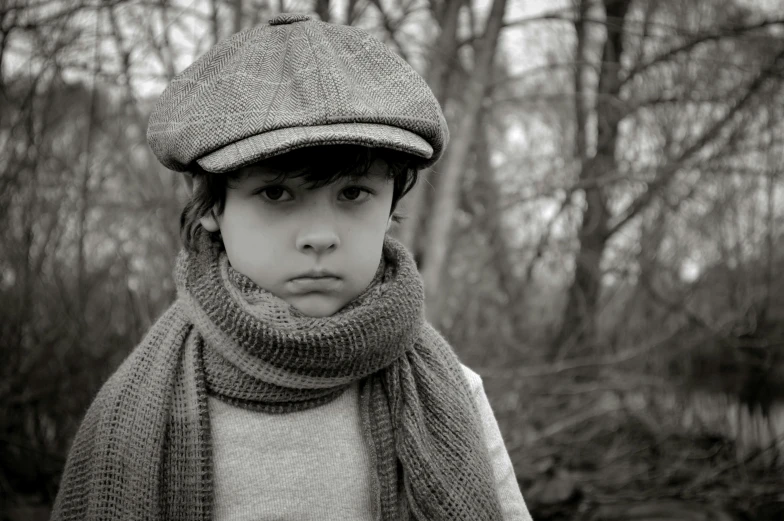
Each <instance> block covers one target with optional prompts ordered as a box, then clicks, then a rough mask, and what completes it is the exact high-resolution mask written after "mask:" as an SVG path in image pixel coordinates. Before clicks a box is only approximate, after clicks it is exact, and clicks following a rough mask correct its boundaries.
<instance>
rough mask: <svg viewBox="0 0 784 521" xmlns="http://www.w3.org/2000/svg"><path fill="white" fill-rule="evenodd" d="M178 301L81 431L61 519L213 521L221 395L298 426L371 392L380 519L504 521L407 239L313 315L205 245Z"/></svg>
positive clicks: (183, 279) (184, 262)
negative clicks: (341, 301) (313, 411)
mask: <svg viewBox="0 0 784 521" xmlns="http://www.w3.org/2000/svg"><path fill="white" fill-rule="evenodd" d="M175 278H176V281H177V288H178V301H177V302H176V303H175V304H174V305H173V306H172V308H171V309H170V310H169V311H168V312H167V313H165V314H164V316H163V317H162V318H161V319H159V321H158V322H157V323H156V325H155V326H153V328H152V329H151V331H150V332H149V333H148V335H147V336H146V338H145V340H143V342H142V343H141V345H140V346H139V347H138V348H137V349H135V350H134V352H133V353H132V354H131V356H130V357H129V358H128V360H127V361H126V362H124V363H123V364H122V366H121V367H120V368H119V369H118V371H117V372H116V373H115V374H114V375H113V376H112V377H111V378H110V380H109V381H108V382H107V383H106V384H105V385H104V387H103V389H102V390H101V392H100V393H99V395H98V397H97V398H96V400H95V402H94V403H93V405H92V406H91V407H90V410H89V411H88V413H87V416H86V418H85V420H84V422H83V424H82V426H81V427H80V429H79V432H78V433H77V436H76V439H75V441H74V443H73V446H72V448H71V452H70V454H69V458H68V462H67V463H66V468H65V471H64V474H63V478H62V482H61V488H60V491H59V493H58V497H57V500H56V501H55V507H54V511H53V519H58V520H59V519H69V520H70V519H74V520H75V519H80V520H83V519H87V520H97V519H178V520H185V521H189V520H209V519H212V516H213V510H214V508H213V507H214V503H213V500H214V490H213V472H212V470H213V466H212V463H213V462H212V442H211V439H210V424H209V423H210V420H209V407H208V402H207V396H208V392H209V393H210V394H211V395H214V396H215V397H217V398H219V399H221V400H224V401H226V402H229V403H231V404H234V405H237V406H240V407H245V408H248V409H253V410H258V411H264V412H268V413H291V412H293V411H298V410H304V409H308V408H312V407H317V406H319V405H322V404H324V403H328V402H329V401H331V400H334V399H336V398H337V397H338V396H340V394H341V393H343V392H345V390H346V389H347V388H348V387H349V386H350V385H351V384H352V383H354V382H357V384H358V386H359V399H360V411H361V417H362V432H363V436H364V437H365V439H366V440H367V446H368V449H369V455H370V459H371V462H372V467H373V468H374V469H375V475H374V477H375V479H374V480H373V481H372V487H373V491H372V497H373V499H374V502H373V518H374V519H379V520H381V521H393V520H394V521H398V520H405V519H412V518H413V519H418V520H480V521H481V520H497V519H499V518H500V515H501V514H500V509H501V507H500V505H499V502H498V497H497V496H496V493H495V490H494V488H493V474H492V468H491V467H490V463H489V460H488V454H487V450H486V448H485V447H484V445H483V443H482V437H481V425H480V424H479V418H478V413H477V410H476V407H475V406H474V403H473V401H472V396H471V392H470V389H469V387H468V384H467V382H466V380H465V376H464V375H463V373H462V370H461V366H460V362H459V361H458V359H457V357H456V355H455V354H454V352H453V351H452V349H451V348H450V346H449V345H448V344H447V343H446V342H445V341H444V340H443V338H442V337H441V336H440V335H439V334H438V333H437V332H436V331H435V330H434V329H433V328H432V327H430V326H429V325H428V324H427V323H426V322H425V321H424V318H423V316H424V313H423V302H424V291H423V287H422V281H421V279H420V277H419V275H418V273H417V271H416V265H415V264H414V261H413V259H412V258H411V256H410V254H409V253H408V252H407V251H406V249H405V248H404V247H403V246H402V245H400V244H399V243H398V242H396V241H395V240H394V239H391V238H387V239H386V240H385V242H384V248H383V255H382V262H381V263H380V265H379V269H378V270H377V273H376V276H375V278H374V280H373V282H372V283H371V284H370V285H369V286H368V288H367V289H366V290H365V291H364V292H363V293H362V294H361V295H359V296H358V297H357V298H356V299H355V300H354V301H352V302H351V303H350V304H349V305H347V306H346V307H344V308H343V309H341V310H340V311H338V312H337V313H336V314H335V315H332V316H330V317H324V318H314V317H307V316H303V315H302V314H300V313H298V312H297V311H296V310H295V309H293V308H290V307H289V306H288V305H287V304H286V303H285V302H283V301H282V300H280V299H278V298H277V297H274V296H273V295H271V294H269V293H268V292H266V291H264V290H263V289H261V288H259V287H258V286H256V285H255V284H253V282H252V281H250V280H249V279H247V278H246V277H244V276H243V275H241V274H239V273H237V272H236V271H234V270H232V269H231V268H230V267H229V266H228V261H227V259H226V255H225V253H224V252H222V250H221V249H220V248H219V247H217V246H214V245H212V244H211V243H209V240H208V239H206V238H204V240H203V241H202V243H201V244H200V248H199V253H198V254H195V255H194V254H191V255H189V254H187V253H184V252H183V253H182V254H181V255H180V257H179V258H178V263H177V269H176V273H175Z"/></svg>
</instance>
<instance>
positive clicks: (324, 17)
mask: <svg viewBox="0 0 784 521" xmlns="http://www.w3.org/2000/svg"><path fill="white" fill-rule="evenodd" d="M316 14H317V15H319V18H321V21H322V22H329V0H316Z"/></svg>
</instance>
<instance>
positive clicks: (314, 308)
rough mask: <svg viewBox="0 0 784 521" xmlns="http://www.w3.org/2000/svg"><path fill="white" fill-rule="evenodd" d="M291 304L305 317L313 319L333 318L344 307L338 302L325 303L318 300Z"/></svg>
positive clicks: (305, 300) (304, 300) (306, 300)
mask: <svg viewBox="0 0 784 521" xmlns="http://www.w3.org/2000/svg"><path fill="white" fill-rule="evenodd" d="M290 304H291V306H292V307H294V308H296V309H297V311H299V312H300V313H302V314H303V315H306V316H309V317H313V318H324V317H329V316H332V315H334V314H335V313H337V312H338V311H340V308H342V307H343V306H342V305H338V303H337V302H324V301H317V300H316V299H303V300H302V301H300V302H296V303H294V302H291V303H290Z"/></svg>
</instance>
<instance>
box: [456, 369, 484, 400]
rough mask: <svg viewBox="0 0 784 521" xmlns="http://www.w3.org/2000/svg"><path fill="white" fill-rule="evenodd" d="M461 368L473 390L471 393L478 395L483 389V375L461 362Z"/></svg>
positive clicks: (469, 386)
mask: <svg viewBox="0 0 784 521" xmlns="http://www.w3.org/2000/svg"><path fill="white" fill-rule="evenodd" d="M460 368H461V369H462V370H463V375H465V378H466V380H467V381H468V388H469V389H470V390H471V395H472V396H476V395H477V393H479V391H481V390H482V377H481V376H479V373H477V372H476V371H474V370H473V369H471V368H470V367H468V366H467V365H465V364H463V363H461V364H460Z"/></svg>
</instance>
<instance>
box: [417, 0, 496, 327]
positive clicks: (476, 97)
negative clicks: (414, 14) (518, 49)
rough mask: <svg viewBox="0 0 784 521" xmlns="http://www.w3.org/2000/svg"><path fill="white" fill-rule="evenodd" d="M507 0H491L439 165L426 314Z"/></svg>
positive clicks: (432, 306)
mask: <svg viewBox="0 0 784 521" xmlns="http://www.w3.org/2000/svg"><path fill="white" fill-rule="evenodd" d="M505 11H506V0H494V1H493V5H492V7H491V8H490V15H489V17H488V19H487V25H486V28H485V32H484V37H483V38H482V41H481V42H480V44H479V45H478V46H477V52H476V59H475V62H474V63H475V65H474V70H473V71H472V74H471V78H470V79H469V81H468V85H467V86H466V97H465V100H464V103H463V106H462V112H463V116H462V118H461V119H460V121H459V123H458V126H457V129H456V132H455V133H454V137H453V139H452V144H451V145H450V151H449V153H447V155H446V158H445V162H444V164H443V166H442V167H441V168H440V175H441V179H440V182H439V191H438V192H437V193H436V194H435V199H434V201H433V207H432V208H433V210H432V214H431V218H430V221H429V223H428V224H429V226H428V230H427V236H426V245H427V251H426V255H427V262H426V263H425V264H424V267H423V268H422V277H423V278H424V281H425V288H426V291H427V295H428V301H429V304H428V314H429V316H431V317H438V316H439V315H440V310H439V309H438V308H439V298H438V297H439V291H440V287H439V285H440V282H441V275H442V273H443V271H444V269H445V268H446V259H447V252H448V247H449V235H450V232H451V230H452V222H453V220H454V214H455V208H456V207H457V197H458V193H459V188H460V179H461V177H462V175H463V171H464V166H465V164H466V161H467V159H468V154H469V152H470V150H471V146H472V143H473V140H474V133H475V131H476V122H477V116H478V114H479V110H480V108H481V106H482V101H483V100H484V98H485V91H486V89H487V84H488V81H489V78H490V75H491V74H490V73H491V71H492V64H493V58H494V56H495V50H496V46H497V44H498V35H499V33H500V32H501V27H502V25H503V18H504V12H505Z"/></svg>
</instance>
